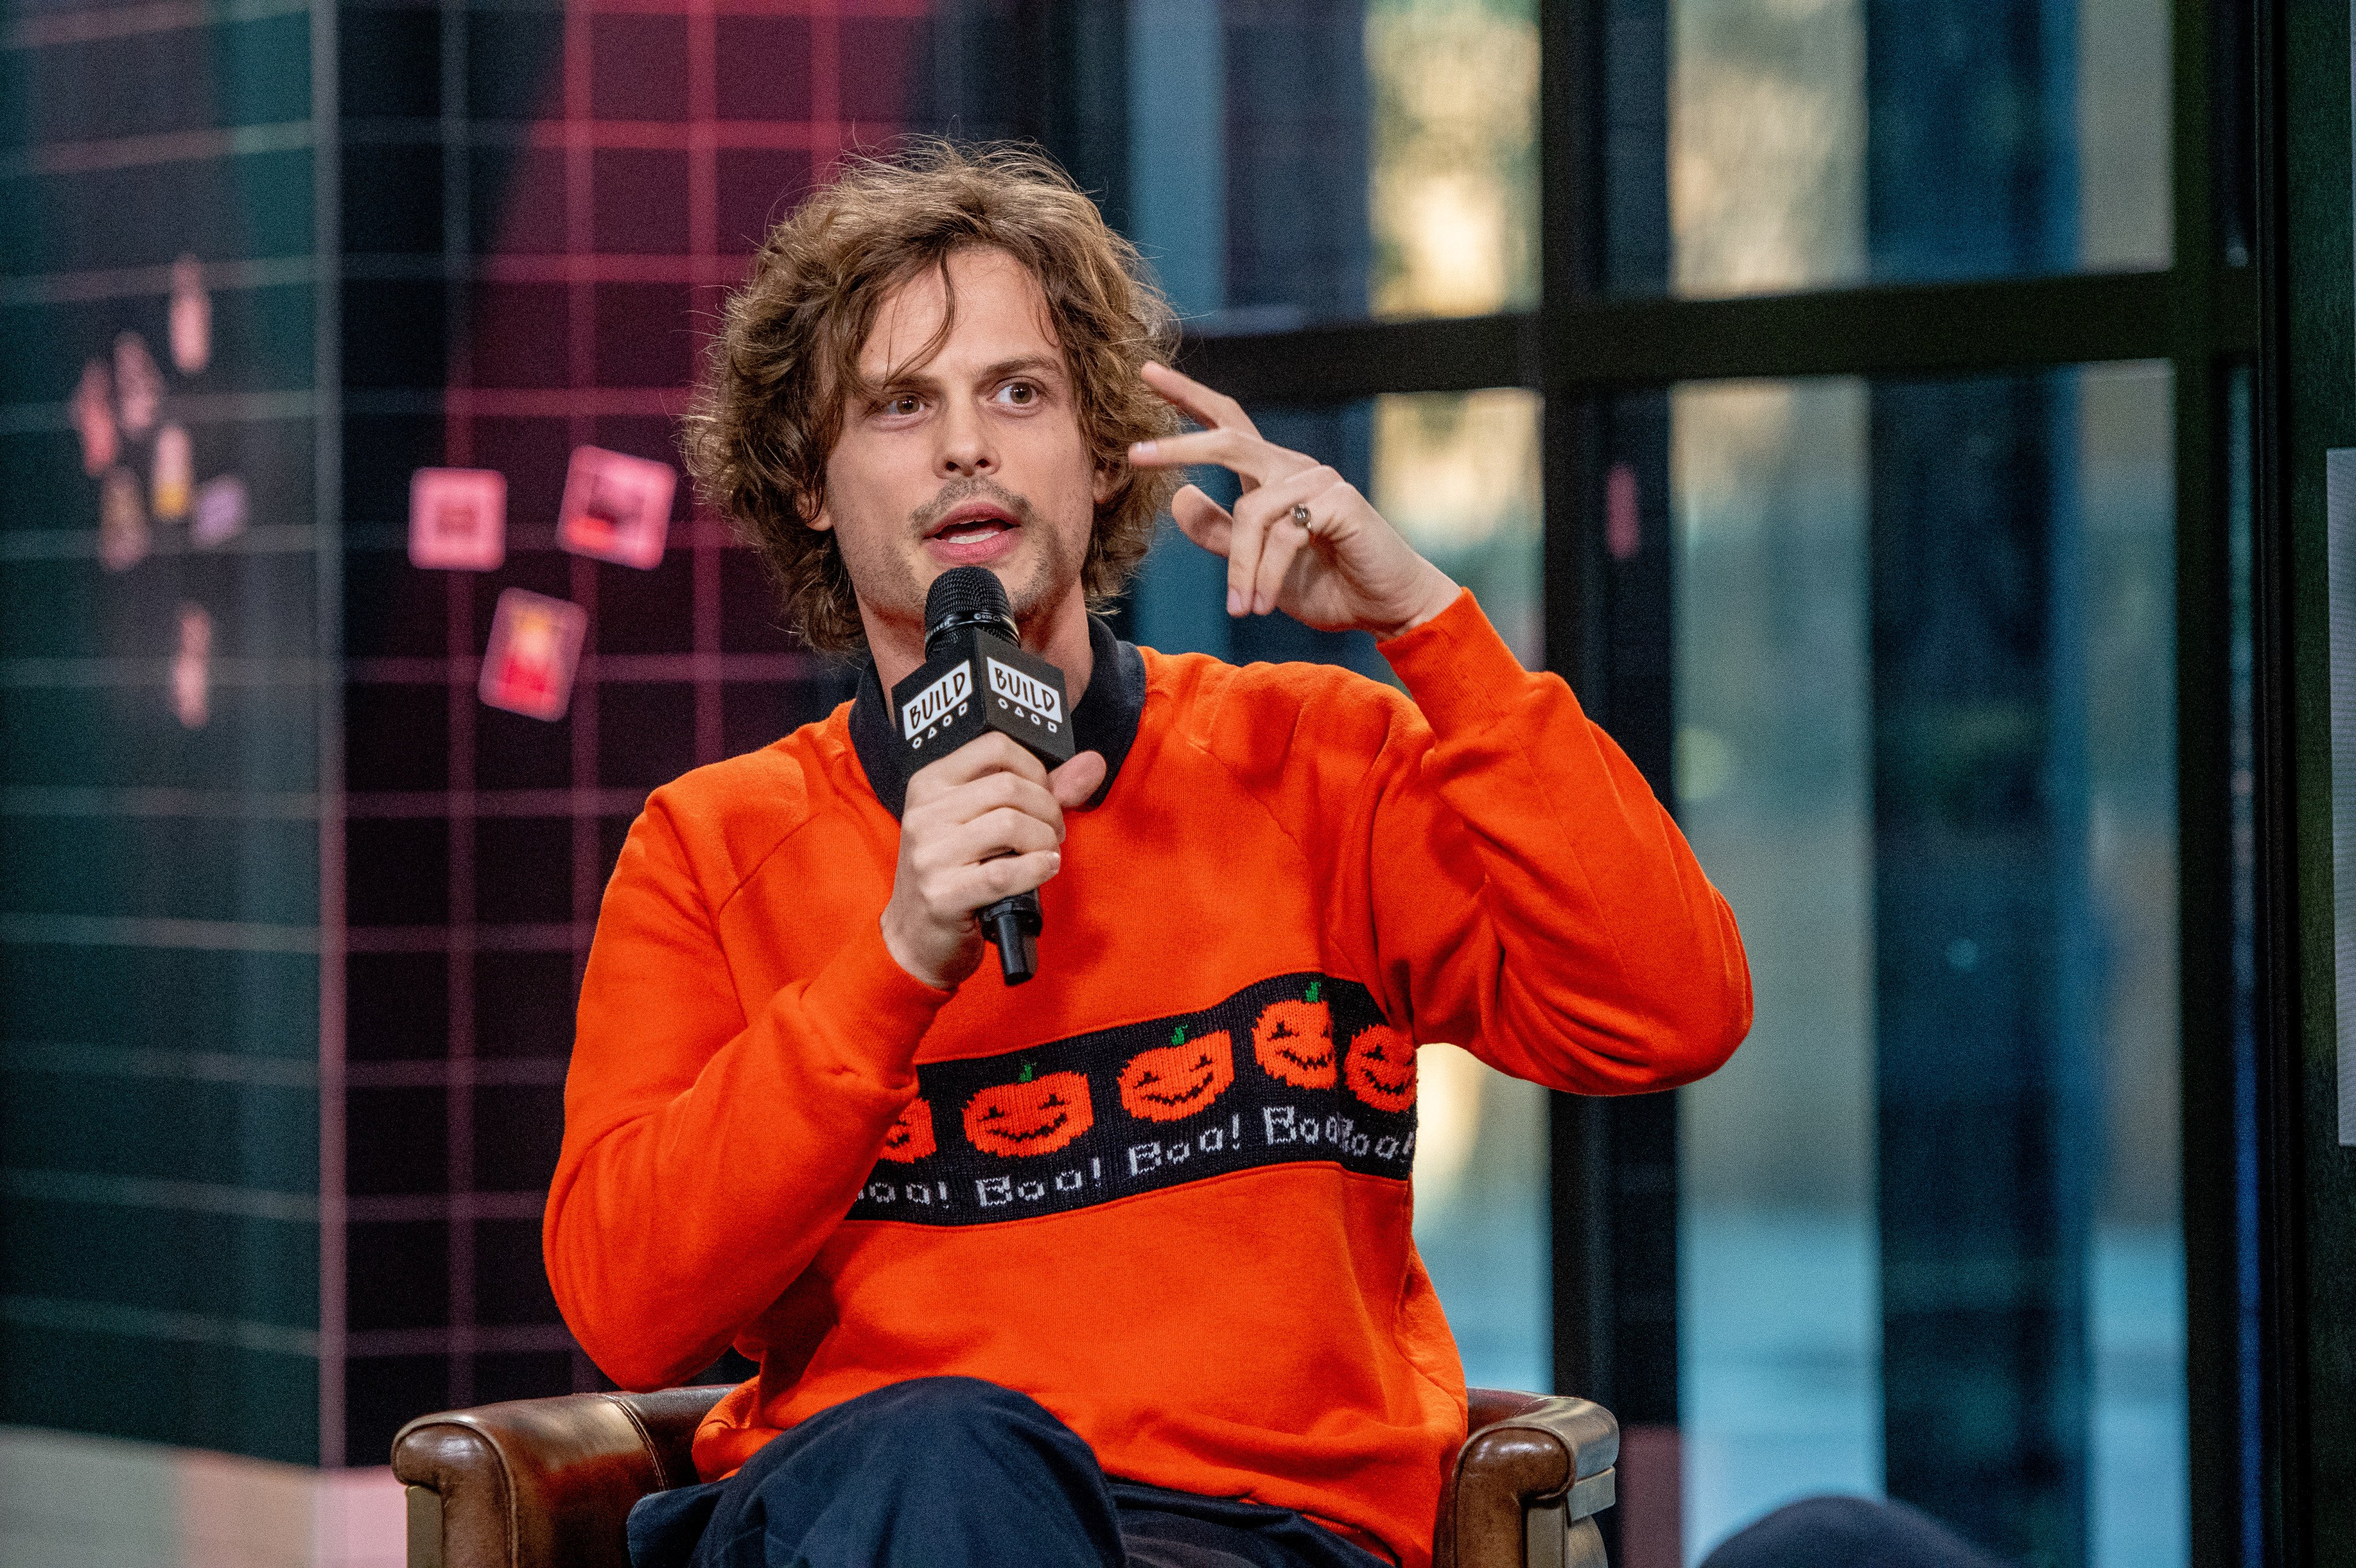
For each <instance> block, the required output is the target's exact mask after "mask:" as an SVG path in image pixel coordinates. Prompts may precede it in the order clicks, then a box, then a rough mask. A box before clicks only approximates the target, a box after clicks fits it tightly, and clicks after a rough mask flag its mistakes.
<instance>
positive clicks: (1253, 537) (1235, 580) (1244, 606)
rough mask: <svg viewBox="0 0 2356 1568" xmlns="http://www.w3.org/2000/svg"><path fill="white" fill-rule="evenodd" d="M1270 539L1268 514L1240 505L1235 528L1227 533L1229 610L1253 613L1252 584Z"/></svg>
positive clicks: (1244, 613)
mask: <svg viewBox="0 0 2356 1568" xmlns="http://www.w3.org/2000/svg"><path fill="white" fill-rule="evenodd" d="M1267 539H1268V515H1267V513H1266V512H1265V511H1264V510H1262V509H1261V508H1259V507H1237V511H1236V522H1235V527H1234V528H1233V529H1231V530H1230V531H1229V533H1228V535H1227V613H1228V614H1230V615H1248V614H1249V613H1251V606H1252V584H1253V583H1254V582H1256V581H1258V578H1259V557H1260V551H1261V549H1264V548H1265V546H1266V542H1267Z"/></svg>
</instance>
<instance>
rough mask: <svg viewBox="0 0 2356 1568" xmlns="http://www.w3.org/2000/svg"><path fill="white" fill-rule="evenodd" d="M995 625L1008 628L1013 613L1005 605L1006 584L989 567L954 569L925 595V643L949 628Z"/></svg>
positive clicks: (960, 567)
mask: <svg viewBox="0 0 2356 1568" xmlns="http://www.w3.org/2000/svg"><path fill="white" fill-rule="evenodd" d="M977 622H980V623H985V624H989V623H996V624H1003V625H1006V626H1009V627H1012V624H1014V613H1013V611H1012V609H1010V608H1009V607H1008V605H1007V603H1006V585H1005V584H1004V583H1002V582H1001V581H998V574H997V573H996V572H994V571H991V570H990V569H989V568H988V567H986V566H953V567H950V568H949V569H948V571H944V572H942V573H941V574H940V575H939V576H938V577H936V578H934V579H933V586H932V587H931V589H930V590H929V591H927V592H926V594H925V640H926V642H927V643H930V642H931V641H932V639H933V635H934V634H935V633H937V632H938V631H940V630H942V629H943V628H944V627H948V626H959V625H971V624H975V623H977Z"/></svg>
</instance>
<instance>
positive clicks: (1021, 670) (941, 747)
mask: <svg viewBox="0 0 2356 1568" xmlns="http://www.w3.org/2000/svg"><path fill="white" fill-rule="evenodd" d="M1015 637H1016V633H1015V630H1014V615H1013V613H1012V611H1011V610H1010V609H1009V608H1008V607H1007V603H1006V588H1005V585H1004V584H1002V583H1001V582H1000V581H998V575H997V573H995V572H993V571H991V570H990V569H989V568H987V567H981V566H953V567H951V568H949V570H948V571H944V572H942V573H941V574H940V575H939V576H938V577H936V578H935V579H933V586H932V588H931V590H930V591H929V592H926V595H925V665H924V667H923V668H922V669H919V670H918V671H916V674H914V675H912V676H910V677H908V678H907V679H905V680H904V681H902V682H900V684H899V685H897V686H895V687H894V688H892V712H893V715H894V724H895V727H896V728H897V729H898V731H899V732H900V740H901V742H902V743H903V744H904V745H905V746H906V747H907V748H908V770H909V772H911V773H914V772H915V771H916V769H918V768H920V767H923V766H924V765H925V764H926V763H929V762H932V761H934V760H935V759H936V758H939V757H945V756H948V754H949V753H950V752H954V751H956V750H957V749H958V747H960V746H962V745H965V744H966V743H967V742H968V741H975V740H979V739H980V737H981V736H982V735H983V734H984V733H985V732H987V731H991V730H995V731H998V732H999V733H1000V734H1001V735H1005V736H1009V737H1011V738H1012V739H1013V740H1015V741H1020V742H1021V743H1022V744H1023V746H1024V747H1025V748H1026V749H1027V750H1028V751H1029V752H1031V754H1032V755H1033V756H1035V757H1037V758H1038V759H1039V760H1040V761H1041V762H1043V763H1045V764H1046V765H1047V766H1048V767H1050V768H1053V767H1055V766H1056V765H1057V764H1058V763H1068V762H1070V761H1071V760H1072V720H1071V713H1070V709H1069V708H1068V707H1067V705H1066V703H1065V701H1064V672H1063V671H1062V670H1060V669H1058V668H1056V667H1055V666H1054V665H1052V664H1049V663H1048V662H1047V661H1046V660H1045V659H1043V658H1040V657H1038V656H1036V655H1033V654H1030V653H1026V652H1024V651H1023V647H1022V645H1020V644H1019V643H1017V642H1016V640H1015ZM975 913H976V916H977V918H979V919H980V922H981V933H982V934H983V935H984V936H987V937H988V938H990V940H991V942H993V943H995V944H997V946H998V966H999V970H1000V972H1001V974H1003V975H1004V976H1005V977H1006V983H1007V984H1008V985H1010V986H1020V985H1021V984H1023V982H1024V981H1025V980H1028V979H1030V978H1031V976H1033V975H1035V974H1037V973H1038V970H1039V946H1038V936H1039V932H1040V929H1041V927H1042V926H1043V924H1044V922H1043V920H1042V919H1041V917H1040V913H1039V895H1038V894H1037V893H1036V892H1027V893H1016V894H1015V895H1014V896H1013V897H1012V898H1003V899H1000V900H999V901H997V902H996V903H993V904H991V905H990V906H989V907H988V908H986V909H982V910H978V911H976V912H975Z"/></svg>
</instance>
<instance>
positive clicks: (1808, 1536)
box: [630, 1378, 1998, 1568]
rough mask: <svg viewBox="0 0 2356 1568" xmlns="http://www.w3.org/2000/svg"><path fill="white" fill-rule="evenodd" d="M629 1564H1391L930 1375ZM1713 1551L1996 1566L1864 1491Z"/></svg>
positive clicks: (690, 1511) (799, 1450) (1716, 1557)
mask: <svg viewBox="0 0 2356 1568" xmlns="http://www.w3.org/2000/svg"><path fill="white" fill-rule="evenodd" d="M630 1563H631V1564H632V1568H1010V1565H1015V1564H1020V1565H1021V1568H1124V1565H1133V1568H1385V1565H1384V1563H1383V1562H1382V1560H1381V1559H1379V1558H1377V1557H1376V1556H1374V1555H1373V1554H1372V1553H1370V1552H1366V1551H1365V1550H1364V1549H1362V1548H1360V1547H1357V1546H1355V1545H1353V1544H1351V1543H1350V1542H1349V1541H1344V1540H1343V1539H1342V1538H1341V1537H1340V1536H1337V1535H1334V1534H1333V1533H1332V1532H1331V1531H1326V1530H1323V1529H1321V1528H1319V1527H1318V1526H1316V1525H1313V1524H1312V1523H1310V1522H1309V1521H1308V1520H1305V1519H1303V1518H1301V1516H1300V1515H1299V1514H1297V1513H1292V1512H1290V1511H1289V1510H1287V1509H1274V1508H1263V1507H1260V1506H1258V1505H1257V1504H1254V1503H1246V1502H1237V1501H1234V1500H1232V1499H1225V1498H1203V1497H1195V1496H1194V1495H1193V1494H1191V1493H1187V1492H1173V1491H1169V1490H1165V1489H1164V1488H1160V1487H1148V1486H1142V1485H1139V1484H1137V1483H1135V1482H1130V1481H1118V1480H1112V1479H1109V1478H1108V1477H1106V1475H1105V1473H1104V1472H1103V1470H1101V1469H1099V1468H1098V1466H1097V1457H1096V1455H1095V1453H1094V1452H1093V1451H1091V1450H1090V1449H1089V1447H1088V1445H1087V1443H1085V1442H1083V1441H1082V1440H1081V1439H1080V1437H1079V1435H1077V1434H1076V1433H1075V1432H1073V1431H1072V1429H1071V1428H1070V1427H1068V1426H1066V1425H1065V1424H1063V1423H1062V1422H1060V1421H1058V1420H1056V1419H1055V1417H1054V1416H1052V1415H1050V1414H1048V1413H1047V1412H1046V1411H1045V1410H1044V1409H1043V1408H1041V1406H1040V1405H1039V1404H1038V1403H1036V1402H1035V1401H1033V1400H1032V1399H1030V1398H1028V1397H1026V1396H1024V1395H1023V1394H1019V1393H1015V1392H1012V1391H1010V1390H1007V1389H1002V1388H1000V1387H999V1386H997V1385H996V1384H995V1383H987V1382H982V1381H978V1380H976V1379H972V1378H920V1379H917V1380H916V1381H912V1382H905V1383H894V1384H893V1385H892V1386H891V1387H889V1388H882V1389H877V1390H876V1391H875V1392H873V1393H869V1394H863V1395H862V1396H861V1397H860V1398H858V1399H854V1400H851V1401H848V1402H846V1403H842V1404H839V1405H836V1406H834V1407H833V1408H832V1409H830V1410H825V1411H821V1412H819V1413H818V1414H816V1415H814V1416H812V1417H810V1418H809V1420H808V1421H805V1422H803V1423H802V1424H800V1425H798V1426H797V1427H795V1428H793V1429H792V1430H791V1431H789V1432H787V1433H785V1434H784V1435H780V1436H778V1437H776V1438H774V1439H772V1440H771V1441H770V1442H769V1443H768V1444H767V1445H765V1446H764V1447H763V1448H762V1449H761V1451H760V1452H759V1453H757V1454H755V1455H754V1456H753V1458H752V1460H751V1462H750V1463H748V1464H747V1465H745V1467H744V1468H743V1469H742V1470H739V1471H738V1472H737V1473H736V1474H735V1475H734V1476H732V1477H729V1478H728V1479H727V1480H724V1481H712V1482H707V1483H705V1484H704V1485H702V1486H698V1487H681V1488H678V1489H677V1490H674V1491H668V1492H657V1493H656V1494H654V1495H653V1496H652V1497H648V1498H646V1499H641V1500H640V1501H639V1503H638V1505H637V1507H636V1508H635V1509H631V1510H630ZM1702 1568H1998V1565H1997V1563H1996V1562H1995V1560H1994V1559H1992V1558H1989V1557H1987V1556H1985V1555H1983V1554H1982V1553H1981V1552H1978V1551H1976V1549H1974V1548H1972V1547H1971V1546H1968V1545H1966V1544H1965V1542H1964V1541H1961V1540H1959V1539H1957V1538H1956V1537H1955V1536H1954V1535H1951V1534H1949V1533H1948V1532H1947V1531H1945V1530H1944V1528H1942V1527H1941V1526H1939V1525H1938V1524H1936V1523H1934V1522H1933V1521H1932V1520H1930V1519H1929V1518H1927V1517H1926V1516H1924V1515H1922V1514H1921V1513H1918V1512H1916V1511H1915V1510H1913V1509H1909V1508H1906V1507H1903V1506H1902V1505H1897V1504H1885V1503H1875V1502H1869V1501H1867V1500H1865V1499H1861V1498H1814V1499H1809V1500H1807V1501H1805V1502H1800V1503H1794V1504H1793V1505H1792V1506H1791V1507H1789V1508H1786V1509H1781V1510H1780V1511H1778V1512H1775V1513H1772V1514H1770V1515H1768V1516H1767V1517H1766V1518H1765V1519H1763V1520H1760V1521H1759V1522H1758V1523H1756V1524H1754V1525H1751V1527H1750V1528H1749V1529H1747V1530H1744V1531H1741V1532H1740V1533H1739V1534H1737V1535H1735V1536H1733V1537H1731V1538H1730V1539H1729V1540H1728V1541H1724V1542H1723V1543H1721V1544H1720V1545H1719V1548H1718V1549H1717V1550H1716V1551H1715V1552H1711V1553H1710V1554H1709V1556H1708V1559H1707V1560H1706V1561H1705V1562H1704V1563H1703V1565H1702Z"/></svg>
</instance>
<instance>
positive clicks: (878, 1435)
mask: <svg viewBox="0 0 2356 1568" xmlns="http://www.w3.org/2000/svg"><path fill="white" fill-rule="evenodd" d="M771 1446H772V1447H773V1448H782V1449H785V1450H788V1451H790V1450H795V1449H799V1450H803V1451H804V1452H805V1453H806V1454H807V1455H808V1456H809V1457H810V1458H820V1456H823V1458H822V1459H820V1462H821V1463H822V1464H824V1465H825V1466H826V1467H828V1468H831V1469H836V1470H839V1471H841V1472H842V1473H844V1474H846V1475H850V1474H857V1475H861V1476H863V1477H867V1478H868V1479H869V1480H870V1481H871V1482H873V1481H874V1480H878V1479H880V1478H882V1477H887V1476H890V1475H893V1474H894V1473H897V1472H901V1471H909V1472H917V1473H921V1474H923V1475H925V1476H927V1477H939V1476H943V1475H946V1474H953V1473H969V1474H970V1473H987V1472H991V1471H1000V1472H1004V1471H1007V1470H1012V1469H1036V1468H1038V1467H1046V1468H1049V1469H1053V1470H1056V1471H1061V1472H1066V1473H1070V1472H1079V1473H1081V1475H1082V1476H1083V1477H1084V1481H1083V1484H1098V1485H1100V1484H1101V1483H1100V1482H1099V1481H1098V1478H1097V1477H1096V1475H1095V1473H1094V1471H1095V1464H1096V1456H1095V1455H1094V1454H1093V1453H1092V1452H1091V1451H1090V1450H1089V1448H1088V1445H1087V1443H1086V1442H1084V1441H1082V1440H1081V1438H1080V1437H1079V1435H1077V1434H1076V1433H1075V1432H1073V1431H1072V1429H1071V1428H1070V1427H1068V1426H1066V1425H1065V1424H1063V1423H1062V1422H1061V1421H1058V1420H1057V1419H1056V1418H1055V1416H1054V1415H1053V1414H1052V1413H1049V1412H1048V1411H1047V1409H1046V1408H1045V1407H1044V1406H1043V1405H1041V1404H1040V1403H1038V1401H1036V1400H1034V1399H1033V1398H1031V1397H1030V1396H1029V1395H1028V1394H1023V1393H1017V1392H1015V1391H1013V1390H1012V1389H1010V1388H1003V1387H1001V1386H1000V1385H999V1384H997V1383H992V1382H985V1381H982V1380H981V1379H980V1378H959V1377H943V1378H914V1379H911V1380H909V1381H906V1382H900V1383H892V1384H888V1385H886V1386H885V1387H883V1388H880V1389H875V1390H873V1391H871V1392H867V1393H864V1394H862V1395H860V1396H859V1397H858V1398H856V1399H852V1400H847V1401H845V1402H844V1403H841V1404H838V1405H835V1406H834V1407H832V1408H831V1409H829V1410H825V1411H821V1412H820V1413H818V1414H817V1415H814V1416H812V1417H810V1419H809V1422H808V1423H806V1424H804V1426H803V1427H801V1428H800V1429H798V1431H797V1432H789V1433H787V1435H786V1436H785V1438H783V1439H780V1440H779V1442H778V1443H776V1444H772V1445H771ZM765 1452H766V1450H765ZM778 1457H779V1458H783V1457H784V1454H783V1453H781V1454H780V1455H779V1456H778ZM748 1468H749V1467H748Z"/></svg>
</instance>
